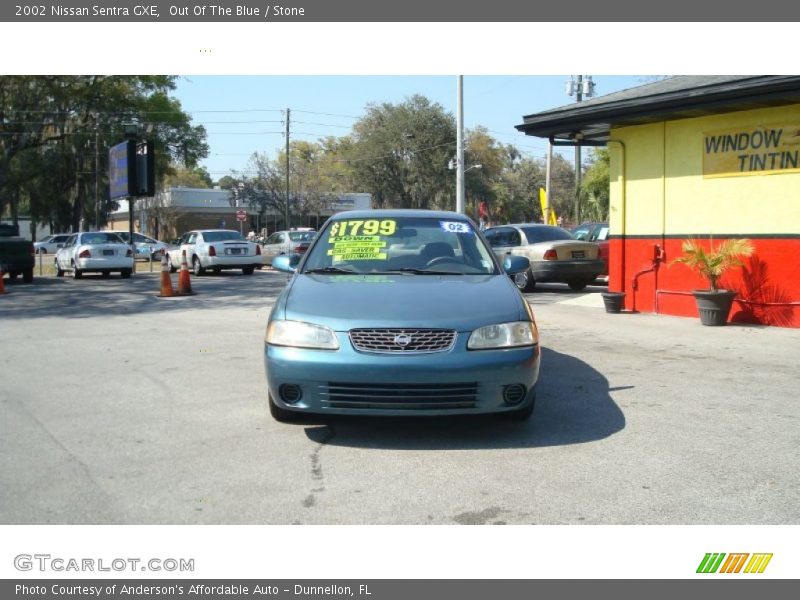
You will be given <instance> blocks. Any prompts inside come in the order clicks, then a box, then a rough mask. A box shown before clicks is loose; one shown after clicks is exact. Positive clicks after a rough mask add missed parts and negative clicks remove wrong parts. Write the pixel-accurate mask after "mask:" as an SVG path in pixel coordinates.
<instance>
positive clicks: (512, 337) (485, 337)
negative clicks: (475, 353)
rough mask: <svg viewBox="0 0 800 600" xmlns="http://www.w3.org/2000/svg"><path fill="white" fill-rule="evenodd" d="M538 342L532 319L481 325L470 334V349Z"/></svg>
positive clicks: (527, 344) (524, 344) (507, 346)
mask: <svg viewBox="0 0 800 600" xmlns="http://www.w3.org/2000/svg"><path fill="white" fill-rule="evenodd" d="M537 342H538V339H537V335H536V328H535V327H534V325H533V323H531V322H530V321H516V322H514V323H499V324H497V325H486V326H485V327H479V328H478V329H476V330H475V331H473V332H472V334H471V335H470V336H469V340H468V341H467V349H468V350H488V349H490V348H514V347H517V346H534V345H536V344H537Z"/></svg>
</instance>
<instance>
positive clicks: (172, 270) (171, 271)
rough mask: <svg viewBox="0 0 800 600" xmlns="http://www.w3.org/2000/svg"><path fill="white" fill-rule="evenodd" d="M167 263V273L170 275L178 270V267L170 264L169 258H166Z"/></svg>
mask: <svg viewBox="0 0 800 600" xmlns="http://www.w3.org/2000/svg"><path fill="white" fill-rule="evenodd" d="M167 263H169V272H170V273H174V272H175V271H177V270H178V267H176V266H175V265H173V264H172V259H171V258H170V257H169V256H167Z"/></svg>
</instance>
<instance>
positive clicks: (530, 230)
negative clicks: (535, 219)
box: [520, 225, 575, 244]
mask: <svg viewBox="0 0 800 600" xmlns="http://www.w3.org/2000/svg"><path fill="white" fill-rule="evenodd" d="M520 229H521V230H522V233H524V234H525V237H526V238H528V243H529V244H538V243H539V242H553V241H556V240H574V239H575V238H574V237H572V234H571V233H570V232H569V231H567V230H566V229H561V227H552V226H550V225H539V226H536V227H520Z"/></svg>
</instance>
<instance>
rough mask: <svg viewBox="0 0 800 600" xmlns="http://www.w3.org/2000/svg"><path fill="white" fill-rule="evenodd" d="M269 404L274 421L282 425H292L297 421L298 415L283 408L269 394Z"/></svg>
mask: <svg viewBox="0 0 800 600" xmlns="http://www.w3.org/2000/svg"><path fill="white" fill-rule="evenodd" d="M267 404H268V405H269V414H270V416H272V418H273V419H275V420H276V421H279V422H281V423H291V422H292V421H296V420H297V416H298V413H296V412H294V411H291V410H286V409H285V408H281V407H280V406H278V405H277V404H275V401H274V400H273V399H272V394H267Z"/></svg>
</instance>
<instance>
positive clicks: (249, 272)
mask: <svg viewBox="0 0 800 600" xmlns="http://www.w3.org/2000/svg"><path fill="white" fill-rule="evenodd" d="M255 270H256V268H255V267H242V275H252V274H253V271H255Z"/></svg>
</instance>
